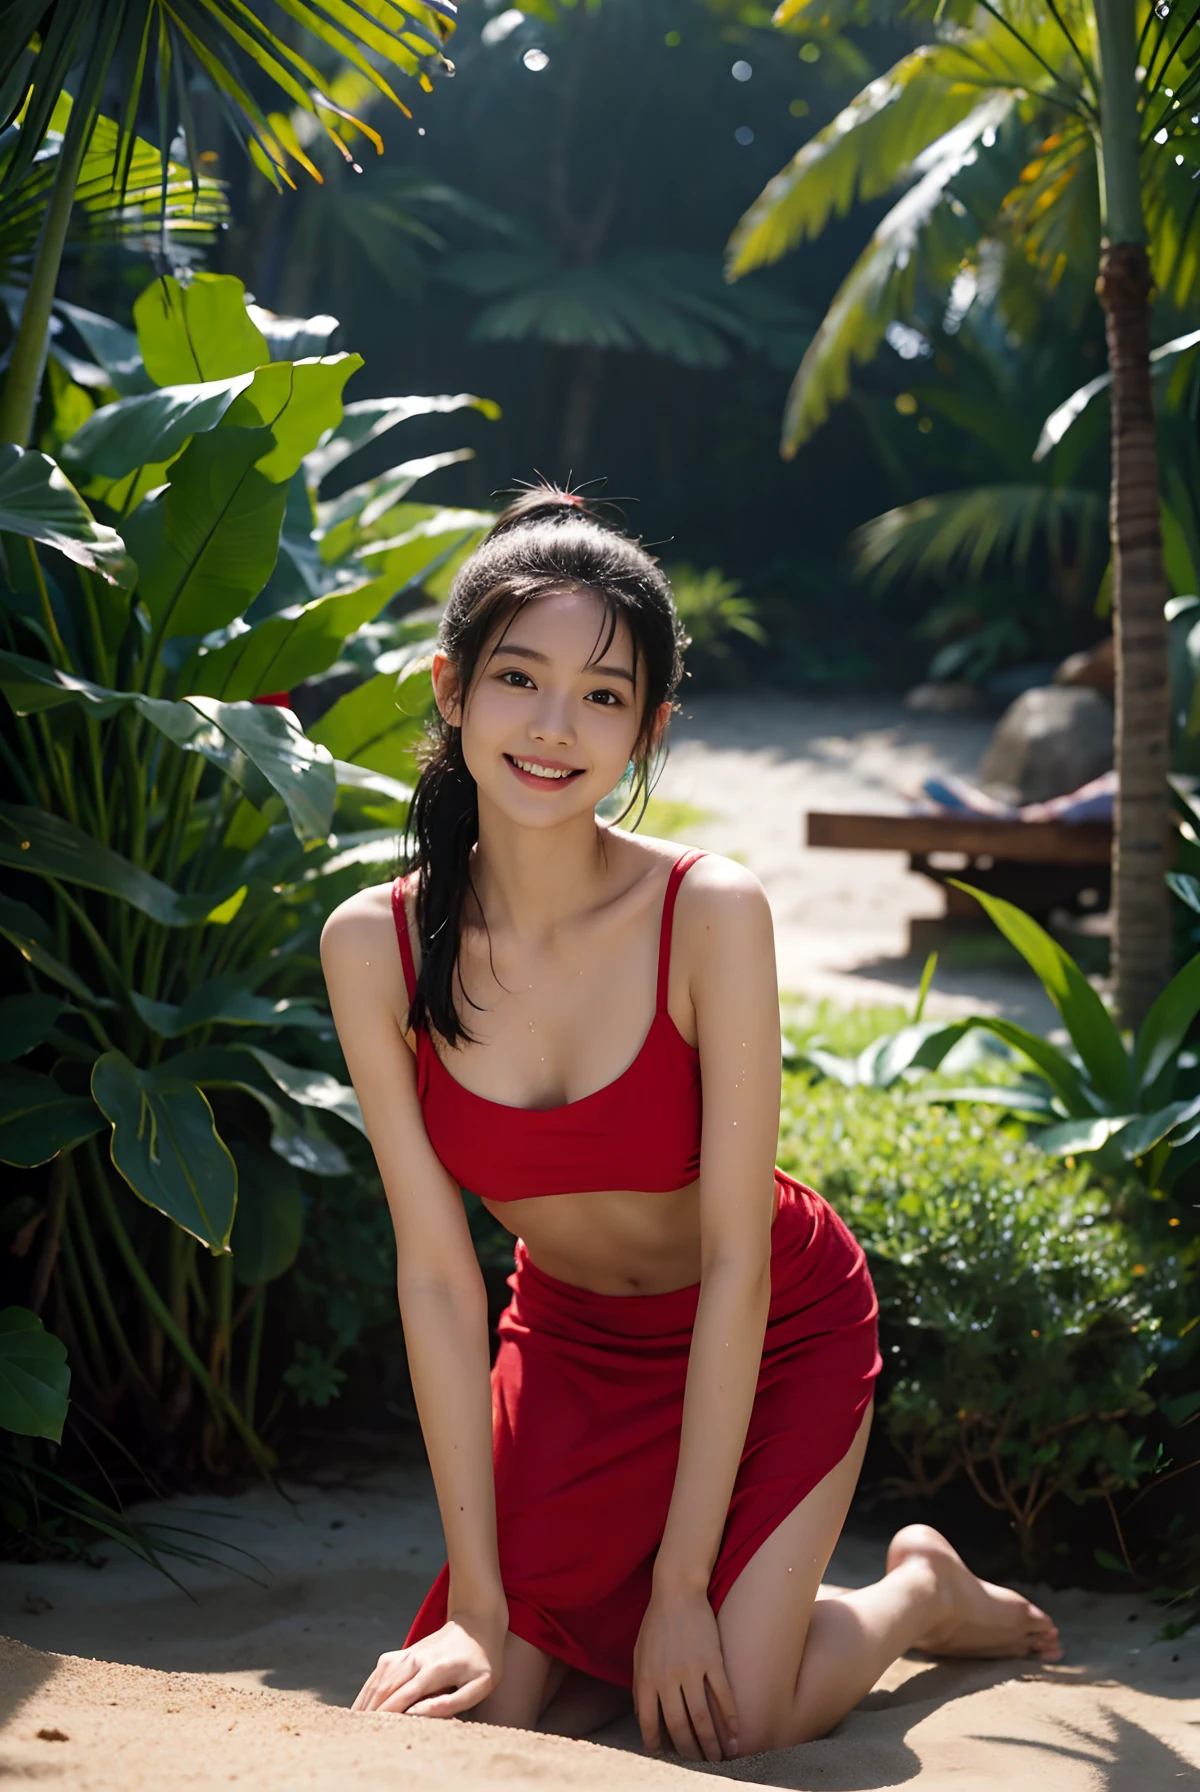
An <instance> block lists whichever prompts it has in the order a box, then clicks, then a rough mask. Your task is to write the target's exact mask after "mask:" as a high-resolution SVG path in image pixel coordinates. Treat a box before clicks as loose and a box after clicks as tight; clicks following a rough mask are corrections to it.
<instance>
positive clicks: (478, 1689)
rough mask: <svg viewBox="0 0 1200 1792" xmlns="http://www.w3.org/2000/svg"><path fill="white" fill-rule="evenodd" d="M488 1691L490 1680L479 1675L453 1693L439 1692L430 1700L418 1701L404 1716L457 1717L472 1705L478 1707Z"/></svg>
mask: <svg viewBox="0 0 1200 1792" xmlns="http://www.w3.org/2000/svg"><path fill="white" fill-rule="evenodd" d="M490 1690H491V1684H490V1678H484V1677H483V1676H482V1675H480V1676H478V1677H477V1678H476V1679H474V1680H468V1681H467V1684H466V1685H465V1686H460V1687H459V1688H458V1689H457V1691H455V1692H441V1693H437V1694H435V1695H434V1697H433V1698H431V1699H419V1700H418V1702H417V1703H416V1704H415V1705H410V1706H409V1707H408V1711H407V1713H406V1715H407V1716H408V1717H457V1716H458V1714H459V1713H460V1712H461V1711H469V1710H470V1709H471V1707H472V1705H478V1703H479V1701H480V1699H485V1698H486V1697H487V1695H488V1693H489V1692H490Z"/></svg>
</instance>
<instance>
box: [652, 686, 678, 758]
mask: <svg viewBox="0 0 1200 1792" xmlns="http://www.w3.org/2000/svg"><path fill="white" fill-rule="evenodd" d="M674 707H675V706H674V704H673V703H671V702H670V700H669V699H668V701H667V702H665V703H660V704H659V706H658V708H657V709H656V710H655V712H654V715H653V718H652V719H651V722H650V753H651V754H654V753H657V752H658V749H659V747H660V746H661V745H662V738H663V735H664V734H665V733H666V731H667V723H668V722H669V721H670V720H671V711H672V709H673V708H674Z"/></svg>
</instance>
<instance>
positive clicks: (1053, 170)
mask: <svg viewBox="0 0 1200 1792" xmlns="http://www.w3.org/2000/svg"><path fill="white" fill-rule="evenodd" d="M810 4H813V10H814V12H815V10H816V8H815V4H814V3H813V0H783V4H782V5H781V6H780V8H779V10H778V12H777V13H776V15H775V16H776V22H777V23H779V24H781V25H793V26H803V23H804V20H805V15H806V13H807V11H808V8H809V6H810ZM937 18H938V20H939V23H938V24H937V25H935V26H934V27H933V28H932V29H931V31H930V37H929V41H928V42H926V43H924V44H922V45H920V46H919V47H918V48H916V49H915V50H913V51H911V52H910V53H909V54H908V55H907V56H905V57H904V58H902V60H901V61H900V62H899V63H897V64H896V66H895V67H894V68H892V69H891V70H890V71H889V72H888V73H887V74H886V75H883V76H881V77H880V78H879V79H878V80H876V81H873V82H871V84H870V85H869V86H868V87H867V88H865V89H864V91H863V92H862V93H860V94H859V95H858V96H857V98H856V99H854V100H852V101H851V103H850V105H849V106H847V107H846V108H845V109H844V110H843V111H842V112H841V113H840V114H839V115H838V117H837V118H836V119H834V121H833V123H832V124H830V125H828V126H827V127H826V128H825V129H824V130H823V131H821V132H819V133H818V135H817V136H816V137H814V138H813V139H812V140H811V141H810V142H809V143H807V144H806V145H805V146H804V147H803V148H802V149H801V150H800V151H799V152H798V154H797V155H796V156H795V157H794V158H793V160H792V161H791V162H790V163H789V165H788V166H787V167H786V168H785V169H784V170H783V171H782V172H781V173H780V174H778V175H777V176H776V177H775V179H774V180H773V181H771V182H770V184H769V185H768V186H767V187H766V189H765V190H764V191H763V193H762V194H761V195H760V197H759V198H758V199H757V200H756V201H755V203H754V205H752V206H751V207H750V209H749V211H747V213H746V214H745V216H744V217H743V218H742V220H741V222H740V223H739V225H738V227H737V229H736V230H735V232H734V234H733V237H732V239H731V242H730V251H729V264H728V273H729V277H730V278H733V279H736V278H737V277H738V276H740V275H742V274H744V273H747V272H749V271H750V269H752V268H756V267H761V266H764V265H766V264H768V263H770V262H774V261H776V260H778V259H779V257H780V256H782V255H783V254H785V253H786V252H787V251H788V250H789V249H791V248H793V247H795V246H796V245H797V244H798V243H800V242H802V241H804V240H805V239H808V238H812V237H815V236H817V235H819V233H820V232H821V230H822V229H823V228H824V227H825V224H826V223H827V222H828V220H829V219H830V218H831V217H832V216H834V215H844V214H845V213H846V212H847V211H848V210H849V209H850V207H851V205H852V204H853V203H854V202H855V200H856V199H859V200H871V199H876V198H879V197H881V196H882V195H883V194H885V193H887V192H888V191H889V190H890V189H892V188H894V187H896V186H897V185H903V186H904V188H905V191H904V192H903V194H902V196H901V197H900V199H899V200H898V202H897V203H896V204H895V205H893V207H892V208H891V210H890V211H889V212H888V213H887V214H886V216H885V217H884V218H883V220H882V221H881V222H880V223H879V224H878V225H877V227H876V229H875V231H874V234H873V235H872V238H871V241H870V243H869V244H868V245H867V248H866V249H865V250H864V251H863V253H862V255H860V257H859V258H858V260H857V262H856V263H855V265H854V267H853V268H852V269H851V271H850V273H849V274H848V276H847V277H846V279H845V280H844V281H843V283H842V286H841V288H840V289H839V291H838V293H837V295H836V296H835V298H834V300H833V303H832V304H831V305H830V307H829V310H828V312H827V314H826V317H825V319H824V321H823V322H822V324H821V326H820V328H819V329H818V331H817V334H816V336H815V337H814V339H813V342H812V344H811V346H810V348H809V350H808V352H807V354H806V355H805V357H804V360H803V362H802V363H801V365H800V369H799V371H798V373H797V375H796V378H795V381H794V382H793V386H792V390H791V393H790V395H789V398H788V404H787V410H786V414H785V420H784V440H783V451H784V453H785V455H791V454H794V453H795V451H796V449H797V448H798V447H799V445H800V444H801V443H802V442H803V441H804V440H806V439H807V437H808V436H810V435H811V434H812V433H813V431H814V430H815V429H817V428H818V427H819V426H820V424H821V423H822V422H823V421H824V419H825V417H826V416H827V415H828V411H829V407H830V405H831V404H833V403H836V402H837V401H838V400H840V399H841V398H843V397H845V395H846V392H847V391H848V388H849V383H850V377H851V369H852V364H853V363H854V362H855V361H858V362H863V361H866V360H868V359H869V358H870V357H871V356H872V355H873V354H874V353H875V352H876V350H877V349H878V347H879V346H880V344H881V343H882V341H883V340H884V337H885V332H886V330H887V327H888V325H889V323H892V322H893V321H895V320H896V319H897V318H901V317H903V316H904V315H905V314H906V313H907V312H909V311H910V310H911V308H912V307H913V305H914V303H915V300H916V298H917V295H918V294H919V293H920V292H921V291H922V290H923V289H924V290H928V289H930V288H933V289H940V290H942V291H948V290H949V288H950V287H951V285H952V284H953V282H954V280H955V278H956V277H957V276H958V275H959V274H960V273H961V272H962V271H963V270H964V269H966V268H970V267H971V266H977V265H978V262H979V255H980V247H981V244H983V243H984V242H985V241H988V240H995V239H996V238H997V237H1003V236H1005V235H1006V234H1008V235H1010V236H1011V237H1012V238H1013V239H1015V240H1016V241H1017V242H1018V243H1019V248H1020V252H1021V254H1022V255H1023V256H1025V257H1028V258H1032V259H1033V260H1034V261H1036V262H1037V263H1038V265H1039V266H1040V268H1041V270H1042V272H1043V274H1044V276H1045V278H1046V279H1047V281H1049V282H1051V283H1054V282H1056V281H1058V280H1060V279H1061V278H1062V277H1063V275H1064V273H1065V272H1066V271H1067V270H1068V269H1070V268H1071V267H1076V268H1077V267H1079V266H1081V265H1084V262H1083V257H1084V256H1087V257H1088V258H1089V259H1090V261H1091V265H1092V266H1096V265H1097V263H1099V279H1098V281H1097V292H1098V295H1099V298H1100V301H1101V304H1102V305H1103V307H1104V312H1105V323H1106V338H1107V345H1108V357H1109V366H1110V371H1111V374H1112V393H1111V417H1112V423H1111V448H1112V474H1111V477H1112V485H1111V502H1110V540H1111V547H1112V572H1113V598H1114V610H1115V616H1116V637H1117V650H1118V651H1117V661H1118V671H1117V717H1116V763H1117V771H1118V781H1119V784H1120V792H1121V794H1120V797H1119V799H1118V808H1117V820H1116V826H1115V828H1114V840H1113V870H1114V894H1113V909H1114V938H1113V970H1114V981H1115V992H1116V1000H1117V1006H1118V1010H1119V1012H1120V1015H1121V1017H1122V1019H1123V1020H1124V1021H1125V1022H1126V1023H1127V1024H1130V1025H1133V1024H1136V1022H1137V1021H1138V1020H1140V1018H1141V1017H1142V1016H1143V1015H1144V1014H1145V1012H1146V1010H1147V1008H1148V1007H1149V1005H1150V1003H1151V1002H1152V1001H1153V999H1154V997H1155V996H1156V995H1157V993H1158V992H1159V990H1160V989H1161V988H1162V986H1163V985H1164V983H1165V982H1166V977H1167V971H1168V963H1169V949H1170V928H1169V924H1168V911H1167V901H1168V898H1167V893H1166V888H1165V885H1164V882H1163V873H1164V871H1165V869H1166V855H1167V806H1166V789H1165V773H1166V769H1167V749H1168V741H1167V730H1168V681H1167V654H1166V633H1165V625H1164V620H1163V601H1164V598H1165V596H1166V586H1165V581H1164V577H1163V563H1162V542H1161V534H1160V524H1159V490H1158V485H1159V480H1158V451H1157V442H1156V437H1155V428H1154V408H1153V399H1152V392H1151V380H1150V365H1149V354H1150V300H1151V251H1152V253H1153V262H1154V276H1153V278H1154V283H1155V285H1156V286H1157V289H1158V291H1159V292H1161V293H1162V294H1164V295H1165V296H1167V297H1168V298H1169V299H1170V300H1172V301H1173V302H1174V303H1175V304H1176V305H1182V304H1185V303H1186V302H1187V301H1188V300H1189V299H1191V298H1192V297H1193V296H1194V294H1195V293H1196V292H1197V291H1198V290H1200V255H1198V254H1197V249H1196V245H1195V242H1194V240H1193V236H1192V233H1191V229H1190V226H1191V224H1192V221H1193V218H1194V215H1195V212H1196V209H1197V205H1198V204H1200V189H1198V188H1197V187H1196V186H1195V185H1194V182H1193V174H1194V172H1195V170H1196V167H1197V164H1198V163H1200V133H1198V132H1197V130H1196V129H1195V121H1194V120H1193V119H1192V115H1191V112H1190V107H1191V106H1192V105H1193V104H1196V103H1197V99H1198V98H1200V60H1197V59H1196V57H1195V56H1194V53H1193V52H1192V51H1191V50H1190V49H1189V48H1188V43H1189V42H1190V39H1191V34H1192V33H1193V31H1194V30H1195V29H1196V26H1197V23H1198V22H1200V15H1198V14H1197V12H1196V11H1194V10H1193V9H1190V8H1182V9H1179V10H1177V9H1176V7H1175V6H1174V5H1173V4H1171V3H1170V0H1155V3H1154V4H1150V0H1045V4H1044V5H1041V4H1036V3H1035V0H965V3H963V4H959V5H952V6H949V7H945V8H939V10H938V14H937ZM998 139H1001V140H1002V141H1006V142H1009V143H1012V142H1013V141H1015V142H1017V143H1018V144H1019V145H1020V146H1021V148H1022V150H1023V152H1024V153H1023V155H1022V163H1023V169H1022V173H1021V176H1020V178H1019V180H1018V181H1017V183H1016V184H1015V186H1013V187H1011V188H1010V189H1009V190H1008V191H1004V190H1003V189H1001V190H1000V191H998V192H997V193H996V194H995V197H994V201H993V202H992V203H991V204H990V205H984V204H980V203H979V193H978V191H976V193H975V194H974V195H973V197H974V200H975V203H974V205H973V206H972V205H968V204H966V203H964V200H963V199H962V198H961V197H960V196H959V193H958V191H957V190H956V188H957V187H960V186H961V185H962V184H963V178H964V171H965V170H967V169H971V168H973V166H974V165H977V164H979V163H981V161H982V160H983V158H985V157H986V156H987V155H988V154H989V152H990V151H991V150H992V148H993V146H994V145H996V143H997V140H998Z"/></svg>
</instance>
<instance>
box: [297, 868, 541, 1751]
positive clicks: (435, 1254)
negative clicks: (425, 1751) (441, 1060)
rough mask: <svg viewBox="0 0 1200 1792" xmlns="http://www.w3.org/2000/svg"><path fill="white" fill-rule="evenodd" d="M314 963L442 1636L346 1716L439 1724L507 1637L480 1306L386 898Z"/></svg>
mask: <svg viewBox="0 0 1200 1792" xmlns="http://www.w3.org/2000/svg"><path fill="white" fill-rule="evenodd" d="M321 962H322V965H323V967H324V971H325V979H326V983H327V985H328V989H329V1000H330V1004H331V1006H332V1009H333V1018H334V1021H335V1023H336V1026H337V1030H338V1037H339V1039H340V1041H341V1045H342V1050H343V1052H344V1053H345V1057H346V1063H347V1066H348V1068H349V1071H350V1076H351V1080H352V1081H353V1083H354V1087H355V1090H356V1091H357V1094H358V1098H359V1101H360V1103H361V1105H362V1111H363V1119H364V1120H365V1122H366V1126H367V1132H368V1135H369V1137H370V1140H371V1145H372V1148H373V1150H374V1153H375V1161H376V1163H377V1164H378V1166H379V1173H380V1176H381V1177H382V1179H383V1187H384V1193H385V1194H386V1196H387V1203H388V1207H389V1209H390V1211H391V1216H392V1223H393V1226H394V1227H395V1232H396V1261H397V1288H398V1292H399V1297H400V1314H401V1318H402V1320H403V1324H404V1339H405V1345H406V1348H407V1352H408V1364H409V1372H410V1375H411V1377H412V1385H413V1393H414V1395H415V1397H416V1403H417V1413H418V1416H419V1418H420V1421H421V1430H422V1433H423V1435H424V1439H425V1446H426V1449H427V1451H428V1454H429V1463H430V1467H431V1468H432V1470H433V1480H434V1486H435V1488H436V1490H437V1500H438V1508H439V1510H440V1512H441V1517H442V1525H443V1529H444V1531H445V1535H446V1553H447V1557H448V1560H449V1564H450V1590H449V1607H448V1612H447V1622H446V1624H445V1626H444V1627H443V1629H441V1630H440V1631H438V1632H437V1633H436V1634H435V1635H434V1636H430V1637H427V1638H425V1639H424V1641H423V1642H420V1643H417V1644H414V1645H413V1647H412V1648H411V1649H400V1650H395V1651H393V1652H391V1653H390V1654H387V1655H384V1656H381V1657H380V1661H379V1665H378V1666H377V1668H376V1670H375V1672H374V1674H373V1675H372V1676H371V1678H370V1679H369V1680H368V1681H367V1683H366V1685H365V1686H364V1687H363V1690H362V1692H360V1694H359V1695H358V1699H357V1700H356V1701H355V1709H356V1710H389V1711H412V1712H413V1713H414V1714H415V1715H419V1716H429V1717H442V1716H451V1715H453V1714H454V1713H456V1712H460V1711H465V1710H467V1709H469V1707H470V1706H472V1705H474V1704H477V1703H478V1701H479V1700H480V1699H482V1698H483V1697H485V1695H486V1694H487V1693H488V1692H490V1691H491V1690H492V1688H493V1686H494V1685H495V1684H496V1683H497V1681H498V1680H499V1678H500V1671H501V1665H502V1662H503V1654H504V1639H505V1635H506V1632H507V1628H508V1608H507V1604H506V1601H505V1597H504V1588H503V1585H502V1583H501V1580H500V1566H499V1558H498V1554H497V1545H496V1497H495V1482H494V1478H493V1473H492V1409H491V1386H490V1379H489V1349H488V1322H487V1296H486V1292H485V1289H484V1284H483V1277H482V1275H481V1273H480V1270H479V1264H478V1261H477V1260H476V1257H475V1251H474V1248H473V1246H472V1243H471V1235H470V1232H469V1230H468V1228H467V1221H466V1215H465V1213H464V1211H463V1204H462V1198H461V1195H460V1193H459V1189H458V1186H457V1184H456V1183H455V1182H454V1181H453V1179H452V1178H451V1176H450V1175H449V1174H448V1172H447V1171H446V1169H445V1168H444V1167H443V1165H442V1163H441V1161H440V1159H439V1158H438V1157H437V1155H436V1154H435V1152H434V1150H433V1147H432V1146H431V1145H430V1143H429V1139H428V1137H427V1135H426V1132H425V1125H424V1121H423V1119H422V1116H421V1108H420V1104H419V1102H418V1100H417V1089H416V1060H415V1058H414V1055H413V1052H412V1051H411V1050H410V1048H409V1046H408V1044H407V1043H406V1041H405V1038H404V1035H403V1033H402V1032H401V1023H400V1020H399V1019H398V1016H399V1015H401V1014H403V1013H405V1011H406V1008H407V995H406V992H405V988H404V974H403V970H402V967H401V962H400V956H399V952H398V950H397V945H396V935H395V929H394V926H393V922H392V916H391V907H390V892H388V891H386V890H383V891H380V890H364V891H362V892H360V894H359V895H357V896H352V897H351V898H350V899H349V901H348V902H345V903H343V904H342V906H341V907H340V908H338V909H337V910H335V912H334V913H333V914H332V915H331V916H330V918H329V920H328V921H327V922H326V925H325V930H324V933H323V934H322V937H321ZM439 1695H440V1696H439Z"/></svg>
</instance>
